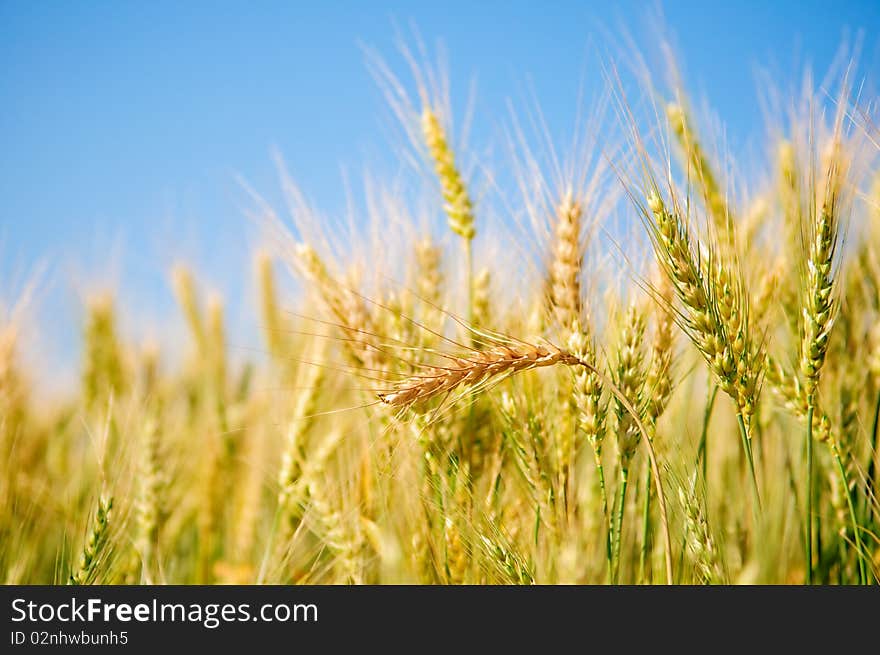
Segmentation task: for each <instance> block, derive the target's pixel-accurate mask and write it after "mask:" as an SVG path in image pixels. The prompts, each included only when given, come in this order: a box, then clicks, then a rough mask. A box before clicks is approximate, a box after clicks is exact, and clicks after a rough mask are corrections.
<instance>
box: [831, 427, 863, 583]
mask: <svg viewBox="0 0 880 655" xmlns="http://www.w3.org/2000/svg"><path fill="white" fill-rule="evenodd" d="M830 446H831V454H832V455H833V456H834V461H835V462H836V463H837V471H838V473H840V479H841V481H842V482H843V490H844V493H845V494H846V505H847V507H848V508H849V519H850V521H851V522H852V529H853V537H854V539H855V542H856V556H857V557H858V562H859V584H867V582H868V576H867V573H866V572H865V560H864V552H863V551H862V536H861V533H860V530H859V522H858V521H857V520H856V509H855V506H854V505H853V500H852V493H850V488H849V479H848V478H847V475H846V468H844V466H843V461H842V460H841V459H840V450H839V449H838V448H837V444H836V443H831V444H830Z"/></svg>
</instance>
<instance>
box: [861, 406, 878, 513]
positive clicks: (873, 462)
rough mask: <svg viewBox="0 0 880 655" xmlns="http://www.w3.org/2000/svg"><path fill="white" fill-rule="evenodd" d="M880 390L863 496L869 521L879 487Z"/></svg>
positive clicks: (863, 508)
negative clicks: (879, 432) (872, 502)
mask: <svg viewBox="0 0 880 655" xmlns="http://www.w3.org/2000/svg"><path fill="white" fill-rule="evenodd" d="M878 424H880V390H878V391H877V400H876V402H875V403H874V420H873V422H872V424H871V448H870V449H869V450H868V458H869V459H868V472H867V473H866V474H865V495H864V496H863V497H862V505H863V507H862V516H863V517H864V518H863V520H864V521H865V522H866V523H867V521H868V515H869V511H868V508H869V507H870V505H871V499H872V498H874V493H875V490H876V489H877V432H878V431H880V425H878Z"/></svg>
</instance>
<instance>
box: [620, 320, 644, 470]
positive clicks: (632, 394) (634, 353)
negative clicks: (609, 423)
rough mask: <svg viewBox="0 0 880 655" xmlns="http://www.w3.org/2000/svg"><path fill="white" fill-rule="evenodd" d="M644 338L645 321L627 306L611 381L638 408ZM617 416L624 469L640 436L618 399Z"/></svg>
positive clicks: (639, 405) (642, 370)
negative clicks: (612, 380)
mask: <svg viewBox="0 0 880 655" xmlns="http://www.w3.org/2000/svg"><path fill="white" fill-rule="evenodd" d="M644 336H645V318H644V316H642V314H641V312H640V311H639V310H638V308H637V307H636V305H635V304H634V303H633V304H630V306H629V307H628V308H627V311H626V317H625V318H624V322H623V328H622V331H621V335H620V345H619V346H618V348H617V352H616V355H615V360H616V361H615V368H614V382H615V383H616V384H617V386H618V388H619V389H620V391H621V393H622V394H623V395H624V396H626V398H627V399H628V400H629V401H630V402H631V403H632V405H633V406H634V407H636V408H638V409H641V408H642V407H643V404H644V400H645V395H644V392H645V370H644V353H643V351H642V340H643V339H644ZM615 408H616V411H615V415H616V417H617V450H618V453H619V456H620V461H621V466H622V467H623V468H627V467H628V466H629V462H630V460H632V458H633V455H635V453H636V447H637V446H638V444H639V439H640V438H641V434H640V432H639V430H638V428H637V426H636V424H635V422H634V418H633V417H632V416H631V415H630V414H629V413H628V412H627V411H626V408H625V407H624V406H623V405H622V404H621V402H620V401H619V400H618V401H616V402H615Z"/></svg>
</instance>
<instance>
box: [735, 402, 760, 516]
mask: <svg viewBox="0 0 880 655" xmlns="http://www.w3.org/2000/svg"><path fill="white" fill-rule="evenodd" d="M736 422H737V423H738V424H739V436H740V439H741V441H742V447H743V451H745V454H746V460H747V461H748V465H749V475H750V477H751V479H752V494H753V495H754V499H755V508H756V511H755V518H756V519H757V518H759V517H760V515H761V494H760V493H759V492H758V477H757V476H756V475H755V460H754V458H753V457H752V441H751V439H749V434H748V432H747V431H746V422H745V419H743V415H742V413H737V415H736Z"/></svg>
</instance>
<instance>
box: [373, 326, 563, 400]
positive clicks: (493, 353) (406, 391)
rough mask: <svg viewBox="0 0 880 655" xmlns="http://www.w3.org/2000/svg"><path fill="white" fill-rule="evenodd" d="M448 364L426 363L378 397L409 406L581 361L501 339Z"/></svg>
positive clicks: (544, 347) (551, 349)
mask: <svg viewBox="0 0 880 655" xmlns="http://www.w3.org/2000/svg"><path fill="white" fill-rule="evenodd" d="M445 359H446V360H447V362H448V363H447V364H446V365H445V366H436V367H435V366H428V365H426V366H424V367H423V369H422V370H421V372H420V373H419V374H418V375H414V376H412V377H409V378H407V379H405V380H403V381H401V382H398V383H396V384H394V385H393V388H392V390H390V391H380V392H378V393H377V394H376V395H377V396H378V398H379V400H380V401H382V402H383V403H385V404H386V405H390V406H392V407H410V406H412V405H414V404H416V403H419V402H422V401H425V400H428V399H430V398H434V397H437V396H441V395H444V394H447V393H450V392H452V391H455V390H456V389H459V388H462V387H471V388H474V387H477V386H483V385H485V384H487V383H489V382H491V381H493V380H495V379H499V378H502V377H506V376H509V375H514V374H516V373H519V372H520V371H526V370H530V369H534V368H541V367H545V366H554V365H556V364H567V365H569V366H573V365H577V364H579V361H578V359H577V358H576V357H575V356H574V355H572V354H571V353H569V352H567V351H565V350H561V349H559V348H557V347H556V346H553V345H552V344H549V343H548V344H543V345H532V344H528V343H524V342H511V343H509V344H504V343H498V344H496V345H494V346H492V347H491V348H489V349H487V350H483V351H477V350H474V351H472V352H469V353H467V354H466V355H462V356H454V355H447V356H445Z"/></svg>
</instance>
